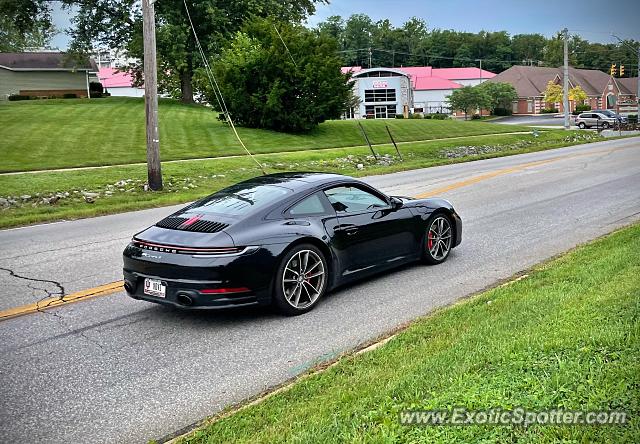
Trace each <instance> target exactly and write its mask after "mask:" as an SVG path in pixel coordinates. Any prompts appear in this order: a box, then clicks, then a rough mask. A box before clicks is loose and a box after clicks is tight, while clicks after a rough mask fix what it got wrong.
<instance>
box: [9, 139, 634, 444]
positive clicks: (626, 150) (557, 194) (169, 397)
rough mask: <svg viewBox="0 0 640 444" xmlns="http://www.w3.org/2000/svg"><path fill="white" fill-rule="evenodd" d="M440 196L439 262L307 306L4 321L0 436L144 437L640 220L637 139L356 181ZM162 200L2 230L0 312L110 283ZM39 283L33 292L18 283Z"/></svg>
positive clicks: (62, 314) (94, 312)
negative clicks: (451, 236)
mask: <svg viewBox="0 0 640 444" xmlns="http://www.w3.org/2000/svg"><path fill="white" fill-rule="evenodd" d="M366 180H367V181H368V182H370V183H371V184H373V185H376V186H379V187H381V188H382V189H383V190H385V191H387V192H388V193H392V194H402V195H419V194H424V193H429V192H434V191H435V192H437V193H438V194H439V195H441V196H443V197H446V198H448V199H450V200H451V201H452V202H453V203H454V205H455V206H456V208H457V209H458V211H459V213H460V214H461V216H462V218H463V220H464V233H463V237H464V238H463V243H462V245H460V247H458V248H457V249H455V250H454V251H453V253H452V255H451V257H450V258H449V260H448V261H447V262H446V263H445V264H442V265H439V266H435V267H428V266H422V265H415V266H407V267H404V268H401V269H399V270H397V271H395V272H392V273H388V274H384V275H381V276H378V277H376V278H373V279H369V280H367V281H365V282H361V283H359V284H356V285H352V286H350V287H347V288H343V289H341V290H338V291H335V292H334V293H332V294H330V295H328V296H327V297H326V298H325V300H324V301H322V302H321V303H320V304H319V306H318V307H317V308H316V310H314V311H312V312H311V313H308V314H306V315H304V316H299V317H296V318H285V317H281V316H279V315H277V314H275V313H272V312H269V311H260V310H239V311H225V312H211V313H188V312H181V311H176V310H171V309H166V308H164V307H161V306H156V305H153V304H149V303H146V302H141V301H134V300H131V299H129V298H127V297H126V296H125V295H124V293H116V294H112V295H109V296H104V297H97V298H93V299H90V300H87V301H84V302H79V303H75V304H70V305H67V306H64V307H61V308H58V309H55V310H51V311H48V312H46V313H37V314H32V315H27V316H22V317H18V318H14V319H9V320H6V321H3V322H0V348H1V356H2V359H1V360H0V378H1V385H0V430H1V431H2V432H1V435H0V436H1V438H0V439H1V440H2V441H3V442H11V443H31V442H47V443H50V442H51V443H53V442H55V443H57V442H96V443H100V442H146V441H147V440H149V439H152V438H161V437H163V436H166V435H168V434H171V433H173V432H175V431H176V430H178V429H181V428H183V427H185V426H187V425H189V424H191V423H193V422H195V421H197V420H199V419H201V418H203V417H205V416H207V415H210V414H213V413H215V412H217V411H219V410H220V409H222V408H224V407H225V406H228V405H229V404H231V403H235V402H239V401H241V400H242V399H245V398H246V397H249V396H251V395H254V394H256V393H258V392H261V391H262V390H264V389H267V388H268V387H271V386H273V385H276V384H279V383H281V382H283V381H286V380H287V379H289V378H291V377H293V376H295V375H297V374H299V373H301V372H303V371H304V370H305V369H307V368H309V367H310V366H312V365H314V364H315V363H317V362H320V361H323V360H326V359H329V358H331V357H332V356H335V355H336V354H338V353H340V352H342V351H345V350H349V349H351V348H353V347H356V346H358V345H359V344H362V343H363V342H366V341H367V340H370V339H372V338H374V337H376V336H378V335H380V334H383V333H385V332H387V331H389V330H391V329H393V328H394V327H396V326H397V325H399V324H401V323H403V322H406V321H409V320H412V319H414V318H416V317H418V316H420V315H423V314H425V313H428V312H430V311H431V310H433V309H434V308H436V307H439V306H442V305H445V304H450V303H452V302H454V301H455V300H457V299H459V298H461V297H464V296H465V295H468V294H470V293H472V292H475V291H478V290H480V289H482V288H484V287H486V286H488V285H491V284H493V283H495V282H496V281H497V280H499V279H503V278H507V277H509V276H511V275H513V274H514V273H516V272H518V271H521V270H523V269H526V268H528V267H530V266H532V265H533V264H535V263H537V262H539V261H541V260H544V259H546V258H549V257H551V256H553V255H555V254H558V253H560V252H562V251H565V250H567V249H569V248H572V247H574V246H575V245H577V244H580V243H583V242H585V241H588V240H590V239H593V238H595V237H597V236H600V235H602V234H604V233H607V232H610V231H612V230H613V229H615V228H617V227H620V226H623V225H627V224H629V223H631V222H633V221H636V220H639V219H640V138H634V139H626V140H617V141H607V142H601V143H597V144H592V145H584V146H576V147H571V148H564V149H560V150H553V151H546V152H541V153H532V154H526V155H520V156H512V157H506V158H499V159H491V160H484V161H478V162H472V163H466V164H457V165H450V166H444V167H438V168H431V169H425V170H416V171H410V172H404V173H397V174H390V175H385V176H376V177H369V178H367V179H366ZM171 211H172V209H171V208H164V209H156V210H149V211H141V212H136V213H129V214H123V215H115V216H107V217H100V218H95V219H90V220H82V221H76V222H65V223H59V224H51V225H43V226H37V227H30V228H23V229H16V230H6V231H0V250H1V251H2V254H1V256H2V257H3V258H2V259H0V267H3V268H4V269H8V270H12V272H13V273H16V274H19V275H21V276H24V277H28V278H32V279H41V280H49V281H51V282H49V283H46V282H30V281H28V280H25V279H20V278H16V277H11V276H10V275H9V272H6V271H1V270H0V276H1V277H2V279H3V281H2V285H1V286H0V289H1V290H0V291H1V298H0V299H1V300H2V305H3V308H7V307H9V306H14V305H16V304H24V303H27V302H33V301H35V300H37V299H39V298H41V297H43V296H46V293H47V291H48V292H49V293H55V292H56V291H60V287H59V286H58V285H60V286H61V287H63V288H64V291H65V292H66V293H69V292H72V291H76V290H80V289H83V288H87V287H90V286H96V285H100V284H104V283H107V282H111V281H114V280H118V279H120V269H119V267H120V251H121V250H122V248H123V246H124V245H125V243H126V242H127V241H128V239H129V238H130V236H131V234H132V233H134V232H135V231H136V230H138V229H140V228H142V227H144V226H145V225H147V224H150V223H152V222H154V221H156V220H157V219H159V218H160V217H161V216H162V215H164V214H167V213H170V212H171ZM30 286H31V287H35V288H45V289H46V290H47V291H43V290H33V289H32V288H29V287H30Z"/></svg>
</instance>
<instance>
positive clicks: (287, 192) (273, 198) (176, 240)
mask: <svg viewBox="0 0 640 444" xmlns="http://www.w3.org/2000/svg"><path fill="white" fill-rule="evenodd" d="M436 215H440V216H441V217H440V218H438V222H437V223H439V224H440V225H442V226H444V227H445V228H441V230H440V235H438V232H437V227H435V230H436V231H433V230H434V229H433V228H432V231H429V232H428V230H429V229H430V228H429V227H430V226H429V223H431V224H432V225H433V220H434V216H436ZM447 223H448V224H449V227H450V230H449V233H450V234H449V236H450V237H449V238H447V237H446V224H447ZM436 225H437V224H436ZM461 232H462V222H461V220H460V217H459V216H458V214H457V213H456V212H455V210H454V209H453V207H452V205H451V204H450V203H449V202H448V201H446V200H443V199H437V198H434V199H411V198H406V197H403V198H398V197H388V196H386V195H385V194H383V193H381V192H380V191H378V190H376V189H374V188H373V187H371V186H369V185H367V184H366V183H364V182H361V181H358V180H356V179H353V178H351V177H347V176H341V175H336V174H323V173H283V174H274V175H266V176H262V177H256V178H254V179H250V180H248V181H245V182H241V183H239V184H236V185H233V186H231V187H228V188H226V189H224V190H221V191H219V192H217V193H215V194H212V195H211V196H208V197H206V198H203V199H201V200H199V201H197V202H194V203H193V204H191V205H188V206H186V207H185V208H183V209H181V210H179V211H178V212H176V213H174V214H172V215H170V216H169V217H167V218H165V219H163V220H161V221H160V222H158V223H157V224H156V225H154V226H151V227H149V228H147V229H145V230H143V231H141V232H139V233H137V234H136V235H135V236H134V237H133V239H132V241H131V243H130V244H129V245H128V246H127V247H126V249H125V250H124V279H125V289H126V290H127V292H128V294H129V295H130V296H131V297H133V298H135V299H144V300H147V301H150V302H156V303H161V304H167V305H172V306H176V307H181V308H191V309H202V308H219V307H231V306H236V307H237V306H245V305H256V304H269V303H271V302H272V299H273V298H274V295H276V296H277V295H278V294H280V295H281V297H280V299H282V294H281V293H282V292H284V293H285V294H286V295H290V294H293V293H291V292H292V291H293V290H288V289H287V288H285V287H286V285H285V281H290V282H292V284H291V285H295V286H296V290H295V291H296V292H297V291H298V290H297V289H298V287H301V288H300V290H299V293H300V294H302V295H303V296H301V295H300V294H298V295H297V297H298V299H300V298H304V294H305V293H304V291H306V292H307V294H308V295H309V301H310V304H308V305H309V306H304V307H303V306H302V304H300V307H293V309H290V308H291V307H286V304H285V306H284V307H281V308H284V309H285V310H284V311H285V312H287V311H288V312H289V314H297V313H299V312H304V311H306V310H308V309H310V308H311V306H312V305H313V303H314V302H315V300H314V301H311V299H312V296H311V293H312V292H313V290H310V289H311V288H315V287H312V285H316V286H317V287H318V288H317V290H318V295H317V296H318V297H319V296H320V295H321V294H322V293H324V292H325V291H327V290H331V289H332V288H335V287H337V286H339V285H342V284H345V283H347V282H350V281H353V280H355V279H361V278H363V277H365V276H368V275H371V274H373V273H377V272H380V271H382V270H385V269H388V268H392V267H396V266H398V265H400V264H404V263H407V262H412V261H416V260H419V259H420V258H423V259H425V249H426V246H427V245H428V246H429V247H432V246H433V245H434V242H435V241H436V238H437V241H438V245H439V244H440V242H442V247H441V248H442V251H441V254H438V252H439V250H438V247H437V246H436V247H435V248H436V249H435V251H436V254H435V255H433V254H427V257H426V259H427V261H428V262H431V263H439V262H442V261H444V260H445V259H446V257H447V255H448V254H449V251H450V249H451V248H453V247H455V246H457V245H458V244H459V243H460V241H461ZM433 233H435V234H433ZM442 233H444V234H442ZM441 239H442V240H441ZM445 244H446V246H447V248H446V251H445ZM300 246H306V247H305V248H306V249H304V248H303V250H304V251H306V262H309V263H310V261H311V259H310V258H309V254H311V257H312V259H313V258H315V259H317V260H316V262H318V263H316V265H315V266H316V270H319V269H322V270H323V272H324V271H326V273H325V275H323V276H322V283H320V282H319V281H315V282H314V281H312V280H311V279H313V278H315V279H319V278H317V277H315V276H313V275H314V272H313V271H309V272H308V273H307V272H306V269H305V270H304V273H303V270H302V268H303V262H305V259H304V254H305V253H304V252H302V253H298V255H299V257H298V258H297V259H296V258H293V259H291V258H290V257H289V256H291V254H295V253H296V252H297V251H298V250H300V248H301V247H300ZM430 251H431V250H429V252H430ZM285 259H287V260H289V263H288V264H287V266H288V267H289V268H285V269H283V268H282V267H283V266H284V265H283V260H285ZM294 266H297V267H298V268H295V267H294ZM305 267H306V264H305ZM287 273H289V275H287ZM279 276H280V278H279ZM287 276H289V277H287ZM307 276H312V278H309V279H307ZM278 279H280V281H282V282H280V281H279V280H278ZM296 279H297V280H298V281H300V282H296ZM287 285H288V284H287ZM163 287H164V288H163ZM281 289H282V291H280V290H281ZM145 290H146V291H145ZM303 290H304V291H303ZM286 297H289V296H286ZM292 298H293V297H292ZM281 302H282V301H281ZM290 305H291V304H290Z"/></svg>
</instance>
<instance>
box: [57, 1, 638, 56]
mask: <svg viewBox="0 0 640 444" xmlns="http://www.w3.org/2000/svg"><path fill="white" fill-rule="evenodd" d="M159 1H162V0H159ZM359 13H363V14H367V15H369V16H370V17H371V18H372V19H373V20H374V21H377V20H381V19H385V18H388V19H389V20H390V21H391V22H392V23H393V24H394V25H395V26H401V25H402V24H403V23H404V22H405V21H406V20H407V19H409V18H410V17H412V16H416V17H419V18H422V19H424V20H425V21H426V22H427V27H428V28H429V29H434V28H441V29H454V30H456V31H469V32H478V31H481V30H485V31H508V32H509V33H510V34H512V35H513V34H529V33H540V34H543V35H545V36H547V37H550V36H552V35H554V34H555V33H556V32H558V31H559V30H561V29H563V28H564V27H567V28H568V29H569V32H570V33H571V34H577V35H579V36H581V37H582V38H584V39H586V40H589V41H591V42H603V43H609V42H615V39H614V38H613V37H612V36H611V33H612V32H613V33H615V34H616V35H618V36H619V37H621V38H623V39H624V38H628V39H635V40H638V41H640V0H616V1H614V2H608V1H606V0H604V1H603V0H579V1H578V0H571V1H569V0H529V1H526V0H502V1H500V0H473V1H472V0H455V1H452V0H439V1H434V0H411V1H409V0H386V1H383V0H333V1H331V3H330V4H328V5H319V6H318V8H317V11H316V14H315V15H314V16H312V17H310V18H309V20H308V22H307V23H308V25H310V26H314V25H316V24H317V23H319V22H321V21H322V20H324V19H326V18H327V17H329V16H331V15H340V16H342V17H344V18H346V17H349V16H350V15H351V14H359ZM69 18H70V15H69V12H68V11H62V10H61V9H60V6H59V3H54V14H53V19H54V24H55V25H56V27H57V28H58V29H61V30H63V29H65V28H68V27H69V26H70V21H69ZM68 42H69V38H68V36H66V35H65V34H64V32H61V33H59V34H58V35H57V36H55V37H54V39H53V41H52V46H54V47H56V46H57V47H59V48H60V49H66V47H67V45H68Z"/></svg>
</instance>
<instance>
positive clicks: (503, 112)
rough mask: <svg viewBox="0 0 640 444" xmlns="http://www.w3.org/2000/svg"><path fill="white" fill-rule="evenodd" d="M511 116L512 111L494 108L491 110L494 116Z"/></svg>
mask: <svg viewBox="0 0 640 444" xmlns="http://www.w3.org/2000/svg"><path fill="white" fill-rule="evenodd" d="M511 114H513V111H511V110H510V109H509V108H496V109H494V110H493V115H494V116H510V115H511Z"/></svg>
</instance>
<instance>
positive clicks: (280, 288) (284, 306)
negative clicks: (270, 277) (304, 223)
mask: <svg viewBox="0 0 640 444" xmlns="http://www.w3.org/2000/svg"><path fill="white" fill-rule="evenodd" d="M302 276H305V277H302ZM328 282H329V268H328V266H327V259H326V258H325V257H324V254H323V253H322V251H320V250H319V249H318V248H317V247H315V246H314V245H311V244H300V245H296V246H295V247H293V248H291V249H290V250H289V251H287V252H286V253H285V254H284V256H283V257H282V260H281V261H280V265H279V266H278V270H277V272H276V279H275V282H274V289H273V302H274V304H275V305H276V307H277V308H278V310H279V311H280V312H282V313H283V314H285V315H288V316H297V315H300V314H303V313H306V312H308V311H310V310H311V309H313V307H315V305H316V304H317V303H318V301H319V300H320V299H321V298H322V296H323V295H324V293H325V292H326V290H327V284H328Z"/></svg>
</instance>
